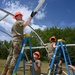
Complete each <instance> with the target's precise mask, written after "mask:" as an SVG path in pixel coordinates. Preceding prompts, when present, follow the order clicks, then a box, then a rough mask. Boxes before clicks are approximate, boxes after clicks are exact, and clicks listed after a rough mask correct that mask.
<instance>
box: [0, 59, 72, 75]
mask: <svg viewBox="0 0 75 75" xmlns="http://www.w3.org/2000/svg"><path fill="white" fill-rule="evenodd" d="M5 61H6V60H2V59H0V74H1V71H2V69H3V67H4V63H5ZM21 67H22V61H21V63H20V66H19V69H18V75H23V68H21ZM63 67H65V65H64V64H63ZM26 69H27V71H26V75H30V71H29V69H30V67H29V66H27V67H26ZM47 70H48V62H42V67H41V72H42V73H47ZM63 70H64V71H66V69H63ZM62 75H65V74H62ZM71 75H73V74H72V73H71Z"/></svg>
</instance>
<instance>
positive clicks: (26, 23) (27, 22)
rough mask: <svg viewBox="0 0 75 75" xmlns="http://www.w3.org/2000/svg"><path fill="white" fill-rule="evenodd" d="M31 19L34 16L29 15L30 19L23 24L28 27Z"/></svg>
mask: <svg viewBox="0 0 75 75" xmlns="http://www.w3.org/2000/svg"><path fill="white" fill-rule="evenodd" d="M31 20H32V17H29V18H28V20H27V21H26V22H24V23H23V26H24V27H26V26H27V25H29V24H30V22H31Z"/></svg>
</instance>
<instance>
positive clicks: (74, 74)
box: [65, 45, 75, 75]
mask: <svg viewBox="0 0 75 75" xmlns="http://www.w3.org/2000/svg"><path fill="white" fill-rule="evenodd" d="M65 48H66V53H67V55H68V60H69V63H70V65H72V62H71V59H70V55H69V53H68V50H67V47H66V45H65ZM72 73H73V75H75V73H74V70H72Z"/></svg>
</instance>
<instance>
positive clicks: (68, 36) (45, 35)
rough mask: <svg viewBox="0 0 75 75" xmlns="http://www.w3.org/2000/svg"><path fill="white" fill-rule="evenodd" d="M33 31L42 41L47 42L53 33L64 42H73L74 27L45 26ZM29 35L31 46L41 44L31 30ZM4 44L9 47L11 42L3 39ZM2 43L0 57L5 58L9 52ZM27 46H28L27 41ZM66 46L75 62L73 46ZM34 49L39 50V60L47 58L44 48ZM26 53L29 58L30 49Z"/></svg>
mask: <svg viewBox="0 0 75 75" xmlns="http://www.w3.org/2000/svg"><path fill="white" fill-rule="evenodd" d="M35 31H36V32H37V33H38V34H39V36H40V37H41V39H42V40H43V41H44V43H47V42H49V38H50V37H51V36H53V35H54V36H56V38H57V40H58V39H63V40H65V42H66V44H75V28H69V27H67V28H64V29H62V28H57V27H52V28H46V29H45V30H40V29H37V30H35ZM30 35H31V36H30V39H31V44H32V46H41V41H40V40H39V39H38V37H37V36H36V35H35V34H34V32H31V33H30ZM4 45H5V46H6V47H7V48H10V46H11V43H10V42H8V41H6V40H5V41H4ZM4 45H1V44H0V59H6V57H7V56H8V54H9V52H8V51H7V49H6V47H5V46H4ZM27 46H28V43H27ZM67 48H68V51H69V54H70V57H71V60H72V62H73V63H75V46H72V47H67ZM36 50H38V51H40V53H41V60H42V61H46V60H47V52H46V50H45V49H35V50H33V52H34V51H36ZM26 53H27V55H28V57H29V59H30V51H29V50H26Z"/></svg>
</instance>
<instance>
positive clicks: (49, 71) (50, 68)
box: [47, 42, 59, 75]
mask: <svg viewBox="0 0 75 75" xmlns="http://www.w3.org/2000/svg"><path fill="white" fill-rule="evenodd" d="M58 45H59V42H58V43H57V45H56V46H58ZM57 51H58V47H56V48H55V50H54V55H53V57H52V61H51V64H50V66H49V70H48V73H47V75H50V74H51V71H52V68H53V65H54V60H55V57H56V53H57Z"/></svg>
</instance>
